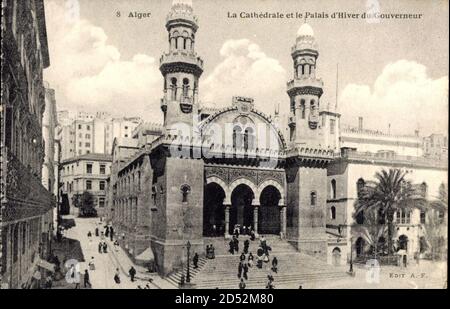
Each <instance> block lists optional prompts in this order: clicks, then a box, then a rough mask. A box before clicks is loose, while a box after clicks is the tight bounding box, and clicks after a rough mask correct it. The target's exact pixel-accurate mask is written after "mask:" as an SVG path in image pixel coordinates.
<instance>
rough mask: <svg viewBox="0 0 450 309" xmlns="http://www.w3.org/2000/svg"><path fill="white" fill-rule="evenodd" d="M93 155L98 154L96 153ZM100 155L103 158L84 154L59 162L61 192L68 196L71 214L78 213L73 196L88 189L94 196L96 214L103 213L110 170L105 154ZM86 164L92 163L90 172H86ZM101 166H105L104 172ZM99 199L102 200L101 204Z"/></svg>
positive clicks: (107, 157)
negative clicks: (89, 184) (88, 186)
mask: <svg viewBox="0 0 450 309" xmlns="http://www.w3.org/2000/svg"><path fill="white" fill-rule="evenodd" d="M93 155H95V156H98V154H93ZM100 156H103V157H104V158H103V159H100V160H99V159H98V158H95V159H94V158H92V157H91V158H89V155H84V156H81V157H75V158H74V159H70V160H66V161H63V162H62V163H61V167H60V172H61V184H62V193H63V194H67V196H68V198H69V204H70V208H71V213H72V214H78V210H77V209H75V208H74V205H73V200H72V198H73V196H74V195H75V194H82V193H83V192H85V191H88V192H90V193H92V194H93V196H94V198H95V207H96V208H97V213H98V215H99V216H101V215H103V212H104V207H105V205H106V186H107V178H108V177H109V175H110V172H111V161H110V157H109V156H107V155H100ZM88 164H91V165H92V173H88V172H87V165H88ZM101 166H104V167H105V172H104V173H102V172H101V170H100V167H101ZM88 181H90V182H91V189H88V188H87V183H88ZM101 183H103V185H104V187H103V189H102V188H101V187H100V185H101ZM101 201H103V206H102V203H101Z"/></svg>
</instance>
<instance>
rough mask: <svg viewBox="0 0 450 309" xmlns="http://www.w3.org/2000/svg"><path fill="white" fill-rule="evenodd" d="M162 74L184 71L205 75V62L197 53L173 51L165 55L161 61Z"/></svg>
mask: <svg viewBox="0 0 450 309" xmlns="http://www.w3.org/2000/svg"><path fill="white" fill-rule="evenodd" d="M159 65H160V70H161V72H163V74H164V72H166V71H167V72H171V71H177V70H178V71H180V70H183V68H184V69H190V70H193V71H195V72H197V73H199V74H201V73H203V60H202V59H201V58H200V57H198V56H197V54H196V53H193V52H186V51H173V52H170V53H164V54H163V55H162V56H161V58H160V59H159Z"/></svg>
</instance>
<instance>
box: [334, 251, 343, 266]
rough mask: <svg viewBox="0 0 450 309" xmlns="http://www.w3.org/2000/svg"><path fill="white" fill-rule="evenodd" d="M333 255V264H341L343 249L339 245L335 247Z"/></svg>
mask: <svg viewBox="0 0 450 309" xmlns="http://www.w3.org/2000/svg"><path fill="white" fill-rule="evenodd" d="M332 256H333V260H332V263H333V266H339V265H341V249H339V248H338V247H336V248H334V249H333V252H332Z"/></svg>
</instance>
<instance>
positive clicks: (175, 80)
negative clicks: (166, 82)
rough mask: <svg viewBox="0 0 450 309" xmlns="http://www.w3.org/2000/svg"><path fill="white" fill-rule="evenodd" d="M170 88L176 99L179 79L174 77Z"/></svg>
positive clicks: (173, 97) (173, 98)
mask: <svg viewBox="0 0 450 309" xmlns="http://www.w3.org/2000/svg"><path fill="white" fill-rule="evenodd" d="M170 83H171V84H170V88H171V89H172V100H176V98H177V79H176V78H175V77H172V79H171V80H170Z"/></svg>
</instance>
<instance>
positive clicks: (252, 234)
mask: <svg viewBox="0 0 450 309" xmlns="http://www.w3.org/2000/svg"><path fill="white" fill-rule="evenodd" d="M255 239H256V235H255V232H254V231H253V230H251V231H250V240H251V241H254V240H255Z"/></svg>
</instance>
